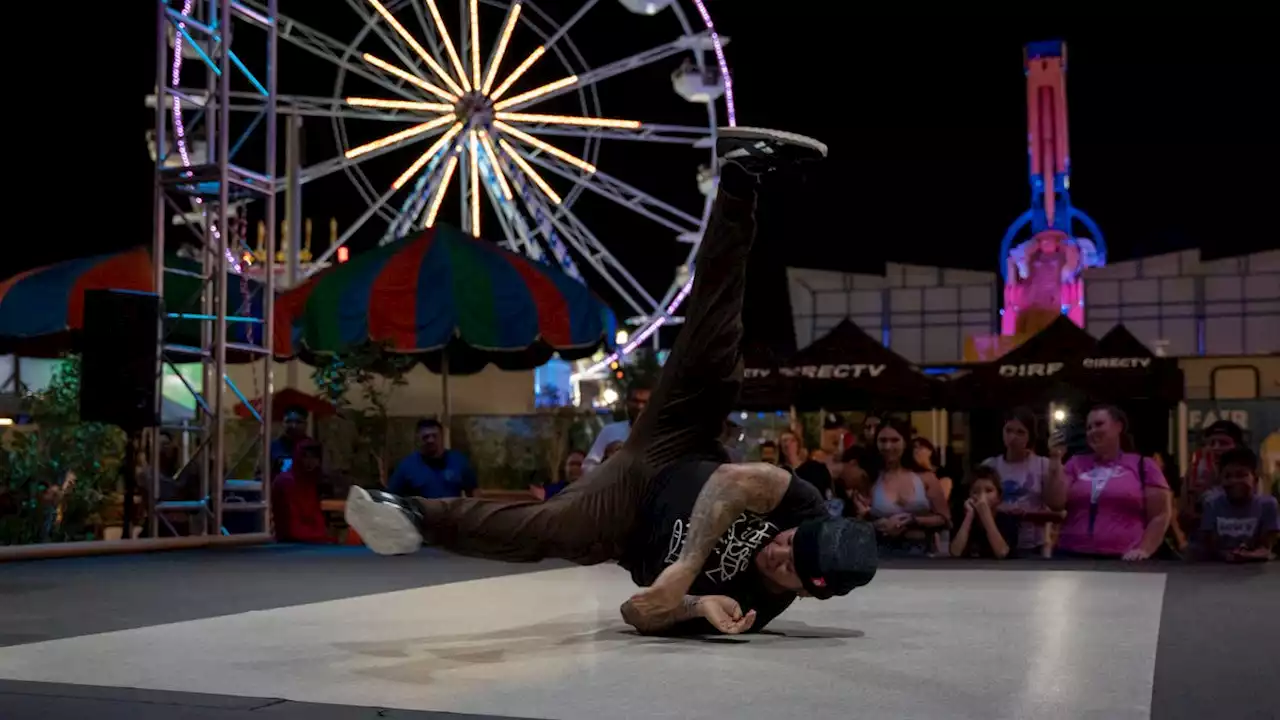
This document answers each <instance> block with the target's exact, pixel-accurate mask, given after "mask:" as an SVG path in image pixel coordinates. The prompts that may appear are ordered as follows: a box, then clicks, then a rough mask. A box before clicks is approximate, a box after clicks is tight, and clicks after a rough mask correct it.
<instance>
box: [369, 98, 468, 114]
mask: <svg viewBox="0 0 1280 720" xmlns="http://www.w3.org/2000/svg"><path fill="white" fill-rule="evenodd" d="M347 104H348V105H350V106H351V107H368V108H382V109H383V110H419V111H421V112H453V108H454V106H453V105H450V104H448V103H433V102H414V101H413V100H382V99H380V98H362V97H349V98H347Z"/></svg>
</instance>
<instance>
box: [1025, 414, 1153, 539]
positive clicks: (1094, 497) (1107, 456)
mask: <svg viewBox="0 0 1280 720" xmlns="http://www.w3.org/2000/svg"><path fill="white" fill-rule="evenodd" d="M1128 430H1129V419H1128V417H1127V416H1125V414H1124V412H1123V411H1121V410H1120V409H1119V408H1117V407H1114V406H1111V405H1100V406H1098V407H1095V408H1094V409H1093V410H1092V411H1090V412H1089V416H1088V419H1087V421H1086V426H1085V432H1086V438H1087V440H1088V443H1089V452H1085V453H1081V454H1078V455H1074V456H1072V457H1071V459H1070V460H1068V461H1067V462H1066V464H1065V465H1064V464H1063V463H1062V457H1063V456H1064V455H1065V453H1066V448H1065V439H1064V436H1063V434H1062V433H1061V432H1057V433H1054V436H1053V437H1052V438H1050V441H1049V445H1050V450H1049V470H1048V473H1047V474H1046V476H1045V480H1044V502H1045V505H1046V506H1048V507H1049V509H1051V510H1065V511H1066V513H1067V516H1066V520H1065V521H1064V522H1063V524H1062V534H1061V536H1060V538H1059V540H1058V551H1059V554H1063V555H1075V556H1087V557H1114V558H1122V559H1124V560H1126V561H1131V562H1132V561H1141V560H1146V559H1147V558H1149V557H1151V556H1152V555H1154V554H1155V553H1156V551H1157V550H1159V549H1160V545H1161V544H1162V543H1163V542H1164V535H1165V532H1166V531H1167V530H1168V528H1169V517H1170V514H1171V512H1170V508H1171V503H1170V494H1169V483H1168V482H1167V481H1166V480H1165V478H1164V475H1163V474H1162V473H1161V472H1160V468H1158V467H1157V466H1156V464H1155V463H1154V462H1152V461H1151V459H1149V458H1145V457H1143V456H1142V455H1140V454H1138V453H1136V452H1133V449H1132V440H1131V439H1130V438H1129V434H1128Z"/></svg>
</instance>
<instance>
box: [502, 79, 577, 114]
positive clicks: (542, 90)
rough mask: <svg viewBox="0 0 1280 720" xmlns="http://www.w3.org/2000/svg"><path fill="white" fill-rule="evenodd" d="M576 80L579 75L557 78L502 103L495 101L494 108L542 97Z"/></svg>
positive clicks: (503, 107) (507, 106) (504, 107)
mask: <svg viewBox="0 0 1280 720" xmlns="http://www.w3.org/2000/svg"><path fill="white" fill-rule="evenodd" d="M576 82H578V76H577V75H570V76H569V77H567V78H560V79H559V80H556V81H555V82H550V83H547V84H546V85H543V86H542V87H538V88H534V89H532V90H530V91H529V92H525V93H520V94H519V95H516V96H515V97H510V98H507V99H506V100H503V101H502V102H500V103H495V104H494V106H493V109H494V110H504V109H506V108H509V107H511V106H512V105H519V104H520V103H522V102H526V101H529V100H534V99H536V98H539V97H542V96H543V95H546V94H547V93H549V92H555V91H556V90H559V89H560V88H565V87H569V86H570V85H572V84H574V83H576Z"/></svg>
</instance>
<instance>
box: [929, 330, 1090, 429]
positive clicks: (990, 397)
mask: <svg viewBox="0 0 1280 720" xmlns="http://www.w3.org/2000/svg"><path fill="white" fill-rule="evenodd" d="M1097 348H1098V341H1097V340H1095V339H1094V338H1093V336H1092V335H1090V334H1089V333H1087V332H1085V331H1084V330H1083V329H1081V328H1080V327H1079V326H1078V325H1076V324H1075V323H1073V322H1071V320H1070V319H1069V318H1067V317H1066V316H1065V315H1060V316H1058V318H1057V319H1056V320H1054V321H1053V322H1052V323H1050V324H1049V326H1048V327H1046V328H1045V329H1043V330H1041V331H1040V332H1038V333H1036V334H1035V335H1033V336H1031V337H1030V338H1028V339H1027V340H1026V341H1025V342H1023V343H1022V344H1021V345H1019V346H1017V347H1016V348H1014V349H1013V350H1010V351H1009V352H1007V353H1005V354H1004V355H1002V356H1001V357H999V358H996V359H995V360H993V361H991V362H989V363H985V364H983V365H979V366H977V367H976V368H974V370H973V372H971V373H970V374H968V375H965V376H964V377H961V378H958V379H956V380H954V381H953V382H951V383H950V385H949V387H948V391H947V397H948V403H949V405H950V407H951V408H952V409H953V410H968V409H974V408H989V409H1001V410H1003V409H1008V408H1012V407H1016V406H1018V405H1031V406H1034V405H1043V404H1045V403H1048V402H1050V401H1053V400H1057V399H1060V398H1064V397H1066V396H1069V395H1075V394H1078V393H1079V392H1081V391H1085V392H1087V390H1086V389H1085V388H1082V387H1080V386H1079V385H1078V378H1077V377H1076V374H1077V373H1076V369H1077V368H1080V367H1081V366H1082V365H1083V363H1084V359H1085V358H1086V357H1095V356H1097Z"/></svg>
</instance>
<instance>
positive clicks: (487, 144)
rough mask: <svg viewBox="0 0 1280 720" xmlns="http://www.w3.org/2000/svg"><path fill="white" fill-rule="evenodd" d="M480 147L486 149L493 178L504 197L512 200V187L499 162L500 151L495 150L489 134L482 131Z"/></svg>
mask: <svg viewBox="0 0 1280 720" xmlns="http://www.w3.org/2000/svg"><path fill="white" fill-rule="evenodd" d="M480 145H481V147H483V148H484V152H485V155H487V156H488V158H489V167H491V168H493V176H494V177H495V178H496V179H497V180H498V187H499V188H500V189H501V190H502V197H503V198H505V199H507V200H510V199H511V197H512V196H511V186H510V185H508V184H507V174H506V172H505V171H504V170H503V168H502V164H501V163H499V162H498V151H496V150H494V149H493V141H492V140H490V139H489V134H488V133H486V132H485V131H484V130H481V131H480Z"/></svg>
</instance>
